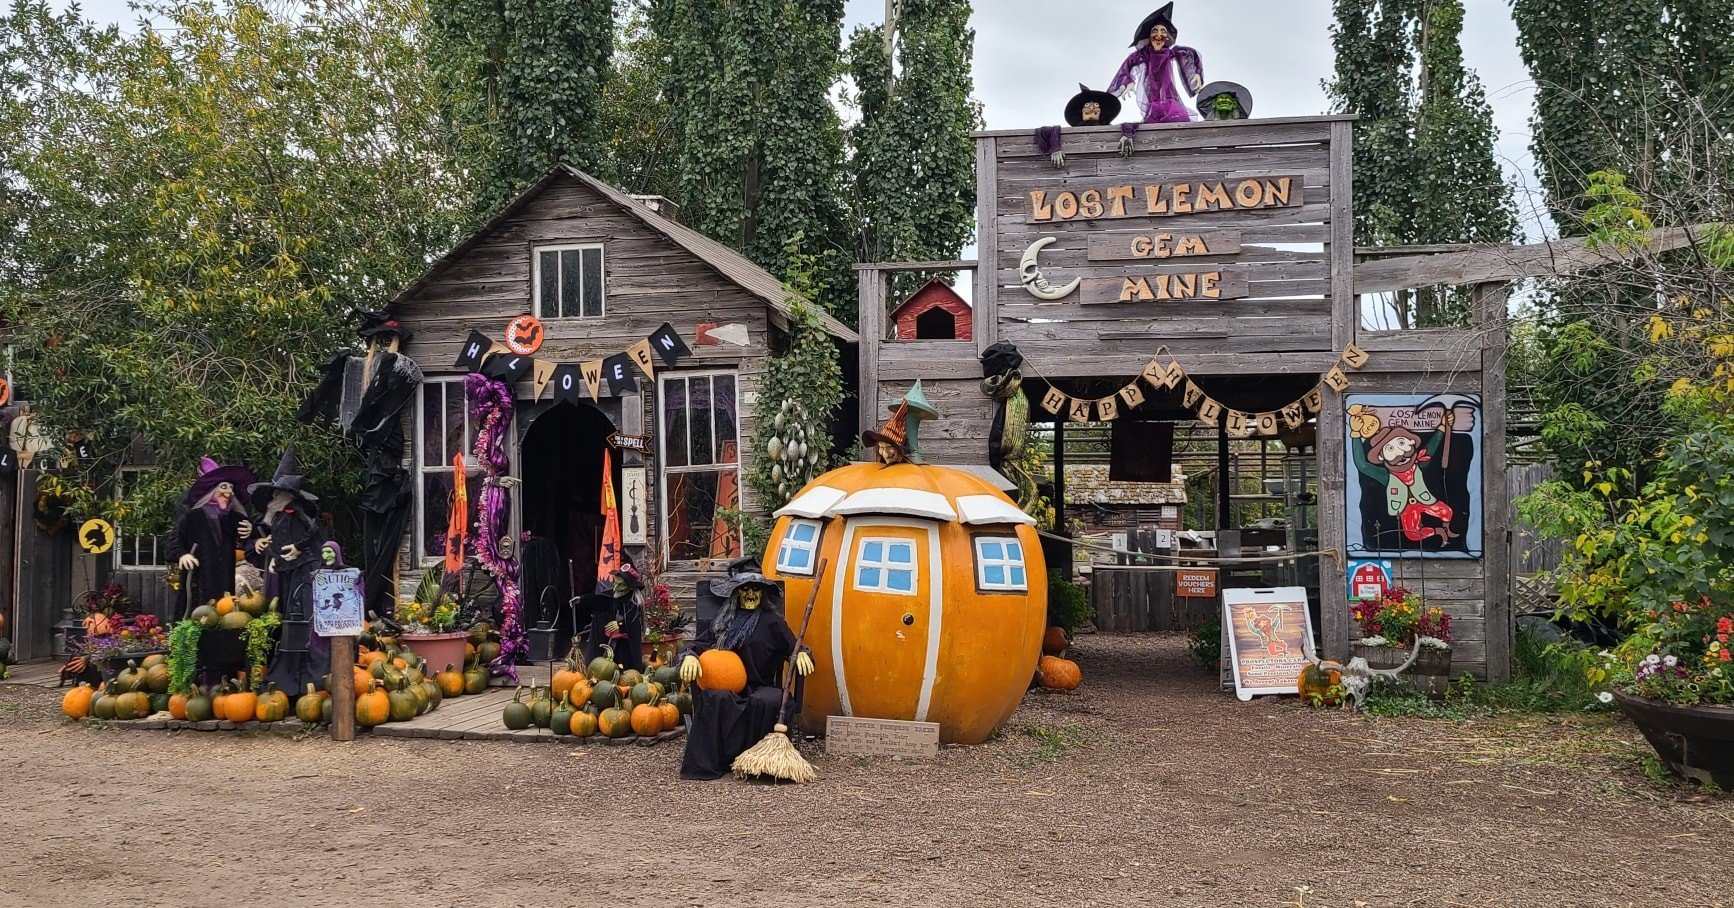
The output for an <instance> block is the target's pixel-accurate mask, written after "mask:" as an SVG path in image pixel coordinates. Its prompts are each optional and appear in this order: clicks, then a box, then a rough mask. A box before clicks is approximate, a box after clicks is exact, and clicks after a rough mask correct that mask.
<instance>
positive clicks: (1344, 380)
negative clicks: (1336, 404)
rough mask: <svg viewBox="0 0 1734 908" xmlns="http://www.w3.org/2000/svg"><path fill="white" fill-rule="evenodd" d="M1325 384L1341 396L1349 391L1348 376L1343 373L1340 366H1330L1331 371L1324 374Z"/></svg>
mask: <svg viewBox="0 0 1734 908" xmlns="http://www.w3.org/2000/svg"><path fill="white" fill-rule="evenodd" d="M1325 384H1326V385H1327V386H1329V387H1330V389H1331V390H1332V391H1335V392H1337V393H1338V394H1341V393H1343V392H1344V391H1347V390H1348V389H1349V374H1348V373H1347V372H1344V371H1343V367H1342V366H1332V367H1331V371H1329V372H1326V373H1325Z"/></svg>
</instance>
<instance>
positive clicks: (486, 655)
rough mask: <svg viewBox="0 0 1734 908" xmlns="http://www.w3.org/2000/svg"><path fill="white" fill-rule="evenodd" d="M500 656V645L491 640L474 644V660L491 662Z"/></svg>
mask: <svg viewBox="0 0 1734 908" xmlns="http://www.w3.org/2000/svg"><path fill="white" fill-rule="evenodd" d="M498 658H500V645H499V644H498V643H495V642H494V641H492V640H489V641H488V642H486V643H482V644H478V645H477V646H476V661H478V662H492V661H494V660H495V659H498Z"/></svg>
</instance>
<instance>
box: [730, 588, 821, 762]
mask: <svg viewBox="0 0 1734 908" xmlns="http://www.w3.org/2000/svg"><path fill="white" fill-rule="evenodd" d="M824 580H825V559H823V558H821V559H819V567H818V570H816V571H814V573H813V594H812V595H811V596H808V597H807V612H806V614H805V615H803V616H802V617H801V633H800V634H798V635H797V636H796V637H795V653H794V655H792V656H790V657H789V673H788V677H787V678H785V679H784V681H783V701H782V704H781V705H779V706H778V707H777V724H776V727H774V728H772V729H771V733H770V734H768V735H765V737H764V739H763V740H761V741H759V743H757V744H754V745H753V746H752V747H749V748H747V749H746V750H745V751H744V752H742V753H741V755H740V756H738V757H735V762H734V766H733V767H732V768H733V769H734V773H735V778H737V779H753V778H761V779H768V780H771V781H784V782H797V783H800V782H811V781H813V780H814V779H817V778H818V777H819V774H818V773H816V772H814V771H813V764H811V763H808V762H807V758H805V757H803V756H801V752H800V751H798V750H796V749H795V743H794V742H793V741H790V740H789V726H787V725H785V724H783V721H782V719H783V712H784V711H785V710H787V709H788V708H789V693H790V692H791V691H793V690H794V689H795V677H796V675H797V674H798V673H797V672H796V671H795V659H796V658H798V657H799V656H800V654H801V645H802V644H803V643H805V642H806V640H807V625H808V624H810V623H811V622H812V620H813V603H815V602H818V601H819V585H820V584H821V583H823V582H824Z"/></svg>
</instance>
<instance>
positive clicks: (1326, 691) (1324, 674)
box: [1296, 662, 1343, 706]
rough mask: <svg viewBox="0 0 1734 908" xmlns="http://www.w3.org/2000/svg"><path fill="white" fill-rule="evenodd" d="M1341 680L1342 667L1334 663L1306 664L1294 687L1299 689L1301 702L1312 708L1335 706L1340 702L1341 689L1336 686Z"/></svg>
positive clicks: (1341, 697) (1341, 696)
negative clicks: (1303, 701)
mask: <svg viewBox="0 0 1734 908" xmlns="http://www.w3.org/2000/svg"><path fill="white" fill-rule="evenodd" d="M1342 680H1343V667H1342V666H1341V665H1338V664H1337V663H1335V662H1325V663H1322V664H1320V663H1313V662H1308V663H1307V664H1306V667H1305V668H1302V669H1301V672H1300V678H1299V679H1297V681H1296V686H1298V687H1299V688H1300V696H1301V699H1302V700H1305V701H1306V702H1307V703H1309V704H1311V705H1313V706H1336V705H1337V704H1338V703H1341V702H1342V699H1343V689H1342V688H1341V687H1339V686H1338V685H1339V684H1340V683H1341V682H1342Z"/></svg>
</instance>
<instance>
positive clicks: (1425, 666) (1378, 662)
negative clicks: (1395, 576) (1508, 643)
mask: <svg viewBox="0 0 1734 908" xmlns="http://www.w3.org/2000/svg"><path fill="white" fill-rule="evenodd" d="M1349 614H1350V615H1351V616H1352V617H1353V618H1354V619H1355V622H1356V623H1357V624H1359V625H1360V627H1361V637H1360V639H1359V640H1356V641H1355V644H1354V648H1355V655H1357V656H1360V657H1361V658H1363V659H1365V660H1367V665H1368V666H1369V667H1371V668H1382V669H1391V668H1396V667H1397V666H1399V665H1402V664H1403V663H1404V662H1405V661H1407V660H1408V658H1409V653H1410V651H1412V650H1414V649H1415V643H1416V641H1420V644H1421V647H1420V650H1419V651H1418V652H1417V654H1416V656H1415V664H1414V665H1412V666H1410V667H1409V674H1410V675H1411V680H1412V681H1413V682H1414V684H1415V686H1416V687H1417V688H1420V689H1421V690H1423V691H1425V692H1427V693H1429V694H1434V695H1442V694H1444V692H1445V687H1446V676H1448V675H1449V674H1450V673H1451V616H1450V615H1447V614H1445V610H1444V609H1442V608H1439V607H1438V606H1428V605H1427V604H1426V603H1424V602H1423V601H1422V600H1421V597H1420V596H1419V595H1417V594H1415V593H1414V592H1412V591H1410V590H1407V589H1404V588H1402V587H1392V588H1391V589H1390V590H1387V591H1386V592H1385V595H1384V596H1382V597H1380V598H1378V599H1363V600H1361V601H1360V602H1357V603H1355V604H1354V605H1352V606H1350V607H1349Z"/></svg>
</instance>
